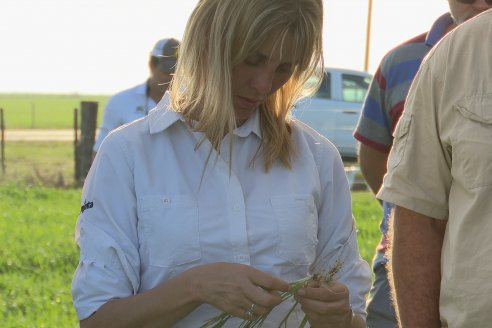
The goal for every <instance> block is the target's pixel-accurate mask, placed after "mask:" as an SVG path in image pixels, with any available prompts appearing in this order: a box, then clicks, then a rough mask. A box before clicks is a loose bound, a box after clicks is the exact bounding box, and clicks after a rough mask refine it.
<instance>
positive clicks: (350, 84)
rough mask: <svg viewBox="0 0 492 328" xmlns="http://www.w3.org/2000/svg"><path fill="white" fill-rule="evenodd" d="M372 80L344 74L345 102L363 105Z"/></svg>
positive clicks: (343, 95)
mask: <svg viewBox="0 0 492 328" xmlns="http://www.w3.org/2000/svg"><path fill="white" fill-rule="evenodd" d="M370 82H371V79H370V78H369V77H365V76H360V75H352V74H342V98H343V101H349V102H358V103H362V102H363V101H364V98H365V97H366V93H367V89H368V88H369V84H370Z"/></svg>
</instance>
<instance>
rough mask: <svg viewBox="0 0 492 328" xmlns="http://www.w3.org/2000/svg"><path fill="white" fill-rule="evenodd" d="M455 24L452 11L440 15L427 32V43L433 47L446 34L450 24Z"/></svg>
mask: <svg viewBox="0 0 492 328" xmlns="http://www.w3.org/2000/svg"><path fill="white" fill-rule="evenodd" d="M452 24H454V21H453V18H452V17H451V14H450V13H445V14H444V15H442V16H441V17H439V18H438V19H437V20H436V21H435V22H434V24H432V27H431V29H430V30H429V32H428V33H427V37H426V39H425V44H426V45H428V46H430V47H433V46H434V45H435V44H436V43H437V42H438V41H439V40H440V39H441V38H442V37H443V36H444V35H445V34H446V31H447V29H448V27H449V26H450V25H452Z"/></svg>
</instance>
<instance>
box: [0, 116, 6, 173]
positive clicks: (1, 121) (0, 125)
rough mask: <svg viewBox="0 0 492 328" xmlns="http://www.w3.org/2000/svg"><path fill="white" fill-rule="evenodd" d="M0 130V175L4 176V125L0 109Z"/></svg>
mask: <svg viewBox="0 0 492 328" xmlns="http://www.w3.org/2000/svg"><path fill="white" fill-rule="evenodd" d="M0 130H1V141H0V143H1V147H0V148H1V157H2V174H5V124H4V122H3V108H0Z"/></svg>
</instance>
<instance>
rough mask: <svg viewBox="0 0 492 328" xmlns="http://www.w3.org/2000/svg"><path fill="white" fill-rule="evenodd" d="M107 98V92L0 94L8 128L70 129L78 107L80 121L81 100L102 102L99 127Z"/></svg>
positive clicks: (0, 101) (99, 111) (0, 103)
mask: <svg viewBox="0 0 492 328" xmlns="http://www.w3.org/2000/svg"><path fill="white" fill-rule="evenodd" d="M107 100H108V96H105V95H78V94H73V95H56V94H0V108H3V110H4V120H5V127H6V128H7V129H9V128H10V129H69V128H72V127H73V122H74V109H75V108H77V109H79V122H80V103H81V101H95V102H98V103H99V105H98V115H97V117H98V126H99V123H100V122H101V121H102V115H103V110H104V106H105V105H106V102H107ZM79 124H80V123H79Z"/></svg>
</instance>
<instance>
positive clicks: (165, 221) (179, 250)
mask: <svg viewBox="0 0 492 328" xmlns="http://www.w3.org/2000/svg"><path fill="white" fill-rule="evenodd" d="M138 212H139V224H138V225H139V234H140V245H141V256H143V257H145V256H148V258H147V259H148V263H149V264H150V265H153V266H159V267H174V266H178V265H182V264H186V263H190V262H193V261H197V260H200V259H201V248H200V238H199V229H198V227H199V226H198V206H197V202H196V201H195V199H194V198H193V197H191V196H187V195H174V196H167V195H152V196H144V197H141V198H139V203H138Z"/></svg>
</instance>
